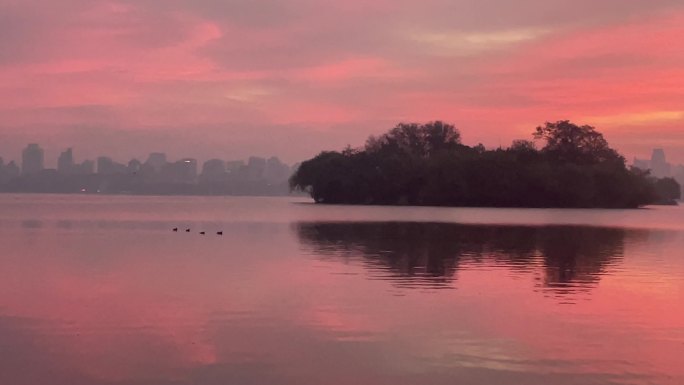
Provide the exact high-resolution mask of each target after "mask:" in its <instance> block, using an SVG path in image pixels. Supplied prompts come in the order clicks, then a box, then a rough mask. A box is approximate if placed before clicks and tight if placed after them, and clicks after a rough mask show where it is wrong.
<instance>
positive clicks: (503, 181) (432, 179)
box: [290, 120, 679, 208]
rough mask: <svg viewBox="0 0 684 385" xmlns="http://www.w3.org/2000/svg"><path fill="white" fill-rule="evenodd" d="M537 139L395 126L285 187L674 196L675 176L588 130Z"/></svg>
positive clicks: (452, 198)
mask: <svg viewBox="0 0 684 385" xmlns="http://www.w3.org/2000/svg"><path fill="white" fill-rule="evenodd" d="M533 137H534V139H536V140H540V141H543V142H544V146H543V147H542V148H541V149H537V147H536V145H535V143H534V142H533V141H528V140H517V141H515V142H514V143H513V144H512V146H511V147H510V148H506V149H504V148H498V149H494V150H486V149H485V148H484V146H482V145H477V146H474V147H469V146H466V145H463V144H462V143H461V135H460V132H459V131H458V130H457V129H456V128H455V127H454V126H453V125H450V124H445V123H443V122H440V121H435V122H430V123H426V124H417V123H400V124H398V125H397V126H395V127H394V128H392V129H391V130H389V131H388V132H387V133H385V134H383V135H380V136H378V137H373V136H371V137H370V138H369V139H368V141H367V142H366V145H365V147H364V148H361V149H352V148H347V149H346V150H344V151H341V152H322V153H320V154H319V155H317V156H316V157H314V158H313V159H310V160H308V161H305V162H303V163H302V165H301V166H300V168H299V169H298V170H297V171H296V172H295V174H294V175H293V176H292V178H291V179H290V187H291V188H292V189H293V190H300V191H306V192H308V193H309V194H311V196H312V197H313V198H314V200H315V201H316V202H319V203H347V204H382V205H397V204H411V205H435V206H492V207H607V208H608V207H615V208H618V207H619V208H624V207H639V206H643V205H646V204H651V203H656V202H659V201H662V200H663V199H664V198H663V197H664V196H667V197H673V196H675V195H677V196H678V194H677V193H678V192H679V185H676V186H675V185H673V184H672V182H674V181H666V182H662V181H660V182H659V181H658V180H656V179H655V178H652V177H651V176H650V175H649V174H648V173H647V172H643V171H641V170H638V169H629V168H627V167H626V165H625V159H624V158H623V157H622V156H621V155H620V154H619V153H618V152H617V151H615V150H614V149H612V148H611V147H610V146H609V145H608V143H607V141H606V140H605V138H604V137H603V135H602V134H601V133H599V132H598V131H596V129H595V128H594V127H591V126H586V125H584V126H578V125H575V124H573V123H571V122H569V121H565V120H564V121H558V122H555V123H546V124H545V125H543V126H540V127H537V129H536V130H535V132H534V134H533ZM674 183H675V184H676V182H674Z"/></svg>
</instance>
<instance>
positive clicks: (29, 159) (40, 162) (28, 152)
mask: <svg viewBox="0 0 684 385" xmlns="http://www.w3.org/2000/svg"><path fill="white" fill-rule="evenodd" d="M44 161H45V153H44V152H43V149H42V148H40V146H38V145H37V144H35V143H31V144H29V145H28V146H26V148H25V149H24V151H23V152H22V154H21V171H22V174H24V175H29V174H37V173H39V172H41V171H43V169H44V168H45V167H44Z"/></svg>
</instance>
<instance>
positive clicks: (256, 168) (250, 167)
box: [247, 156, 266, 181]
mask: <svg viewBox="0 0 684 385" xmlns="http://www.w3.org/2000/svg"><path fill="white" fill-rule="evenodd" d="M265 172H266V159H264V158H259V157H256V156H251V157H250V158H249V160H248V161H247V179H248V180H250V181H258V180H262V179H264V173H265Z"/></svg>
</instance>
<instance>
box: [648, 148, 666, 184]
mask: <svg viewBox="0 0 684 385" xmlns="http://www.w3.org/2000/svg"><path fill="white" fill-rule="evenodd" d="M670 168H671V167H670V164H669V163H667V159H666V158H665V150H663V149H662V148H656V149H655V150H653V154H652V155H651V174H652V175H653V176H656V177H658V178H665V177H669V176H670V174H671V170H670Z"/></svg>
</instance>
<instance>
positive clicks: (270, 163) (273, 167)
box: [264, 156, 290, 184]
mask: <svg viewBox="0 0 684 385" xmlns="http://www.w3.org/2000/svg"><path fill="white" fill-rule="evenodd" d="M289 177H290V166H288V165H286V164H285V163H283V162H281V161H280V159H278V158H277V157H275V156H274V157H271V158H270V159H269V160H267V161H266V169H265V170H264V179H265V180H266V181H267V182H269V183H273V184H278V183H283V182H285V181H286V180H287V179H288V178H289Z"/></svg>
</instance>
